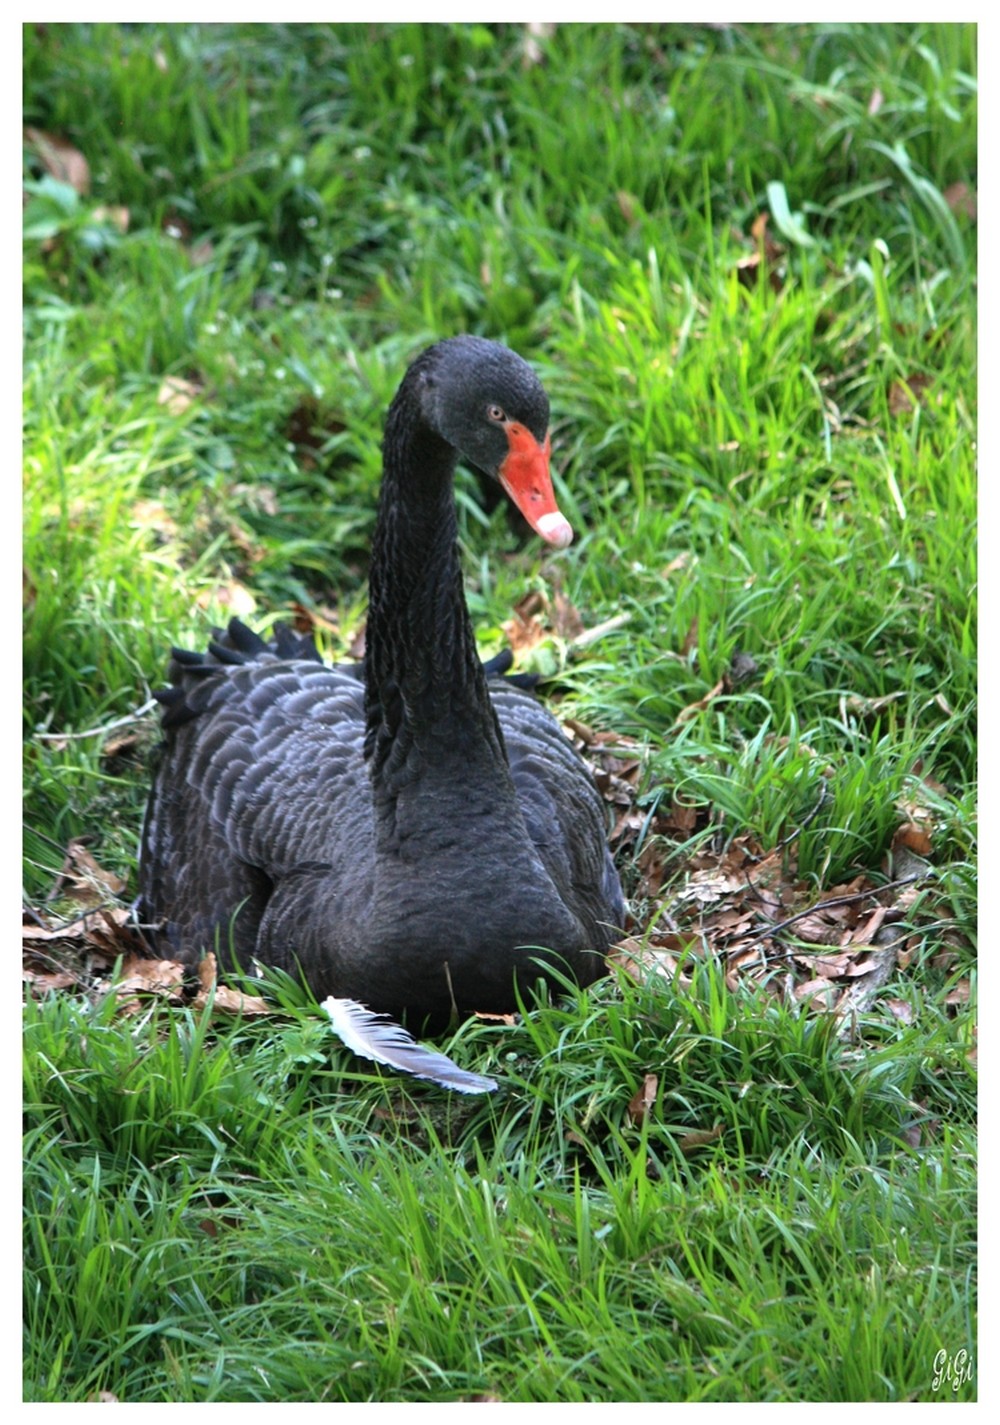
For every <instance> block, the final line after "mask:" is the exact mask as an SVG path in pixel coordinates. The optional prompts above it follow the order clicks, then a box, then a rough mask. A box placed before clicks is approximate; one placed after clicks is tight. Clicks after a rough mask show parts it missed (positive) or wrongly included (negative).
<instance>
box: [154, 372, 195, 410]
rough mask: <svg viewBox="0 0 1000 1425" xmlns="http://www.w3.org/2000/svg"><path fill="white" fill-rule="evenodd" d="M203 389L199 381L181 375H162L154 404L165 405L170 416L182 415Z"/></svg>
mask: <svg viewBox="0 0 1000 1425" xmlns="http://www.w3.org/2000/svg"><path fill="white" fill-rule="evenodd" d="M204 389H205V387H204V385H203V384H202V383H201V382H200V381H188V380H186V379H185V378H184V377H183V376H164V378H163V380H162V381H161V382H160V389H159V391H158V392H157V393H156V404H157V405H158V406H166V408H167V410H168V411H169V412H170V414H171V415H172V416H182V415H183V414H184V412H185V411H186V410H187V409H188V407H189V406H192V405H193V404H194V402H195V401H196V400H197V399H198V397H199V396H200V395H201V394H202V392H203V391H204Z"/></svg>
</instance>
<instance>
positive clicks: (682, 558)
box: [660, 549, 694, 579]
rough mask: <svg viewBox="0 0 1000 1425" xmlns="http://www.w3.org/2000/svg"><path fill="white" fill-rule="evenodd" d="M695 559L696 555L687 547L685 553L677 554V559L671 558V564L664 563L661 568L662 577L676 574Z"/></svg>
mask: <svg viewBox="0 0 1000 1425" xmlns="http://www.w3.org/2000/svg"><path fill="white" fill-rule="evenodd" d="M693 559H694V555H693V554H692V553H691V551H690V550H689V549H685V550H684V551H683V553H681V554H678V555H677V557H676V559H671V561H670V563H669V564H665V565H664V567H663V568H662V569H661V570H660V578H661V579H669V578H670V576H671V574H676V573H677V572H678V571H679V570H681V569H686V568H687V567H688V565H689V564H690V563H691V561H692V560H693Z"/></svg>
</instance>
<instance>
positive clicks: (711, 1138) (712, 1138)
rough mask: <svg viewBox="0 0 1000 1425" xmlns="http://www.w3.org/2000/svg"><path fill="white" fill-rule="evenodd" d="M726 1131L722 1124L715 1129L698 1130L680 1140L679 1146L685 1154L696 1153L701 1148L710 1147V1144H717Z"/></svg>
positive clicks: (686, 1134) (718, 1124)
mask: <svg viewBox="0 0 1000 1425" xmlns="http://www.w3.org/2000/svg"><path fill="white" fill-rule="evenodd" d="M725 1131H726V1130H725V1128H724V1127H723V1125H722V1124H721V1123H717V1124H716V1125H715V1127H714V1128H696V1129H694V1130H693V1131H692V1132H691V1133H685V1134H684V1136H683V1138H680V1139H678V1142H677V1146H678V1148H679V1149H680V1150H681V1152H682V1153H684V1154H689V1153H696V1152H697V1151H698V1149H699V1148H706V1147H708V1145H709V1143H717V1142H718V1141H719V1139H720V1138H721V1137H722V1135H723V1134H724V1133H725Z"/></svg>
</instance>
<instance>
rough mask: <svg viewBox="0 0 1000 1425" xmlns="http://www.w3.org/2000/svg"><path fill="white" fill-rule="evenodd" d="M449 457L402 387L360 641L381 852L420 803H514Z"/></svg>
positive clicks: (390, 434) (439, 815)
mask: <svg viewBox="0 0 1000 1425" xmlns="http://www.w3.org/2000/svg"><path fill="white" fill-rule="evenodd" d="M456 460H457V454H456V451H455V450H454V449H453V447H452V446H450V445H449V444H448V443H447V442H446V441H445V440H443V439H442V438H441V437H440V436H439V435H437V434H436V433H435V432H434V431H433V430H431V429H430V428H429V427H428V426H427V424H426V423H425V421H424V419H423V415H422V411H421V408H420V404H419V401H418V398H417V394H416V392H415V391H413V390H412V389H411V388H410V383H408V382H404V385H403V387H402V388H401V390H400V392H399V394H398V395H397V397H396V399H395V401H394V402H393V405H392V407H391V409H390V412H389V416H388V419H387V422H386V429H385V440H384V444H383V476H382V489H381V494H380V498H379V509H378V519H377V522H376V526H375V537H374V542H373V547H372V564H371V574H370V589H369V608H368V624H367V629H366V634H365V647H366V652H365V686H366V693H365V713H366V730H365V755H366V757H367V758H368V759H369V769H370V775H371V781H372V789H373V794H374V799H375V810H376V826H377V835H378V839H379V842H380V844H382V845H383V847H386V846H388V847H397V846H398V841H399V838H400V837H401V836H405V837H417V836H419V835H420V834H421V820H422V810H421V808H422V806H423V805H424V804H425V803H427V805H428V812H429V813H432V814H431V815H430V816H429V820H430V821H431V822H433V823H435V824H440V823H441V821H442V820H443V818H444V816H445V808H444V807H443V806H442V805H441V798H442V797H444V798H448V796H449V793H451V794H452V796H453V798H454V801H455V803H456V813H462V812H465V811H467V810H468V809H469V799H470V798H472V799H473V800H474V801H475V800H476V799H479V800H480V801H482V802H483V803H484V805H485V804H489V805H490V806H492V807H493V808H494V809H496V810H501V809H502V808H503V807H504V806H507V807H510V806H516V796H515V794H514V789H513V784H512V782H511V778H510V772H509V769H508V766H507V757H506V752H505V751H504V746H503V737H502V734H501V732H500V727H499V724H498V722H497V718H496V714H495V713H494V711H493V707H492V704H491V701H490V697H489V693H488V691H487V688H486V679H485V676H484V674H483V670H482V664H481V662H480V659H479V655H478V652H477V650H476V644H475V639H474V637H473V632H472V625H471V622H470V620H469V615H468V611H467V609H466V605H465V596H464V592H463V587H462V574H461V567H460V564H459V557H458V548H457V524H456V517H455V500H454V492H453V483H452V482H453V475H454V470H455V464H456ZM428 794H429V795H430V796H431V797H432V798H433V799H434V800H435V801H436V803H437V810H433V808H432V807H431V806H430V804H429V803H428ZM401 822H405V825H401Z"/></svg>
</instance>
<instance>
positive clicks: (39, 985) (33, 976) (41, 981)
mask: <svg viewBox="0 0 1000 1425" xmlns="http://www.w3.org/2000/svg"><path fill="white" fill-rule="evenodd" d="M21 979H22V981H23V982H24V984H26V985H30V986H31V988H32V991H33V992H34V993H35V994H36V995H38V996H39V997H41V996H42V995H45V994H50V993H52V992H54V991H55V990H68V989H72V988H73V986H74V985H78V984H79V983H80V977H79V975H74V974H73V973H72V971H70V970H29V969H28V968H27V967H22V969H21Z"/></svg>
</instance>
